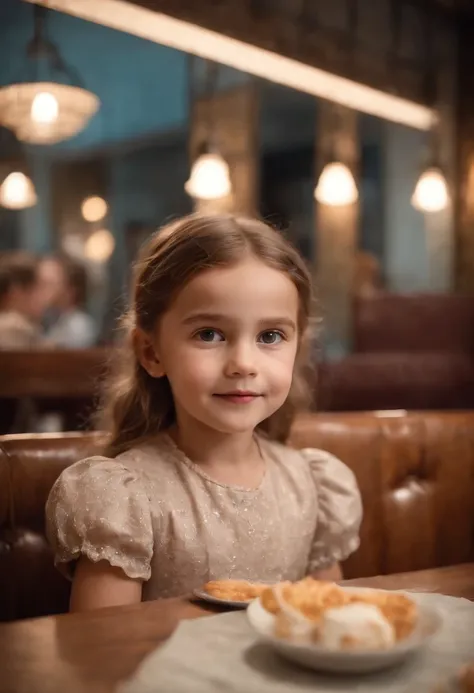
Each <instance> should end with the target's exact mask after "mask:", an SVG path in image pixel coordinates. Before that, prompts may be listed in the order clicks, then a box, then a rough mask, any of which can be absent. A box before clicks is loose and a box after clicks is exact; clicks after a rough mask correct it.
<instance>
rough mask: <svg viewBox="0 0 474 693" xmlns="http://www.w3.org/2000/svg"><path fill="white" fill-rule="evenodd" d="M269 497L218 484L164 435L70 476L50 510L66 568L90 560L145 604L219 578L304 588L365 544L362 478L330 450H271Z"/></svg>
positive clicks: (264, 491) (267, 448)
mask: <svg viewBox="0 0 474 693" xmlns="http://www.w3.org/2000/svg"><path fill="white" fill-rule="evenodd" d="M260 445H261V450H262V453H263V455H264V458H265V461H266V472H265V476H264V478H263V480H262V482H261V484H260V486H259V487H258V488H257V489H253V490H246V489H243V488H239V487H235V486H226V485H223V484H221V483H218V482H216V481H214V480H212V479H211V478H210V477H209V476H207V475H206V474H205V473H204V472H203V471H202V470H201V469H200V467H198V466H197V465H195V464H193V463H192V462H191V461H190V460H189V459H187V458H186V457H185V455H184V454H183V453H182V452H181V451H180V450H179V449H178V448H177V447H176V445H175V444H174V442H173V441H172V440H171V438H170V437H169V436H168V435H166V434H161V435H160V436H159V437H158V438H157V439H156V440H155V441H154V443H153V445H145V446H143V447H140V448H136V449H134V450H130V451H128V452H126V453H123V454H122V455H120V456H118V457H117V458H116V459H107V458H105V457H92V458H89V459H86V460H83V461H81V462H78V463H77V464H74V465H72V466H71V467H68V468H67V469H66V470H65V471H64V472H63V473H62V474H61V476H60V477H59V479H58V480H57V482H56V483H55V485H54V487H53V489H52V491H51V494H50V497H49V499H48V502H47V505H46V526H47V533H48V537H49V539H50V542H51V544H52V546H53V549H54V551H55V558H56V564H57V565H58V567H59V568H60V569H61V570H63V571H64V572H67V573H68V574H69V575H71V574H72V567H73V561H75V560H76V559H77V558H79V556H80V555H82V554H84V555H86V556H87V557H88V558H89V559H90V560H92V561H99V560H102V559H105V560H107V561H108V562H109V563H111V564H112V565H113V566H118V567H120V568H122V569H123V571H124V572H125V573H126V574H127V575H128V576H129V577H131V578H139V579H141V580H143V581H144V585H143V599H145V600H147V599H156V598H158V597H170V596H178V595H182V594H187V593H189V592H191V591H192V590H193V589H194V588H196V587H199V586H201V585H202V584H203V583H205V582H207V581H208V580H211V579H220V578H228V577H232V578H244V579H250V580H261V581H276V580H284V579H287V580H297V579H299V578H301V577H303V576H304V575H306V574H308V573H310V572H313V571H314V570H316V569H318V568H324V567H327V566H329V565H331V564H332V563H334V562H335V561H338V560H342V559H344V558H346V557H347V556H348V555H349V554H350V553H351V552H352V551H354V550H355V549H356V548H357V546H358V532H359V525H360V520H361V515H362V509H361V501H360V495H359V491H358V489H357V486H356V482H355V479H354V476H353V474H352V472H351V471H350V470H349V469H348V468H347V467H346V466H345V465H343V464H342V462H340V461H339V460H338V459H336V458H335V457H333V456H332V455H330V454H329V453H326V452H323V451H321V450H303V451H297V450H292V449H290V448H286V447H284V446H282V445H278V444H276V443H272V442H268V441H265V440H260Z"/></svg>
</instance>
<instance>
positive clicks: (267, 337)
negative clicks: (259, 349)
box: [258, 330, 283, 344]
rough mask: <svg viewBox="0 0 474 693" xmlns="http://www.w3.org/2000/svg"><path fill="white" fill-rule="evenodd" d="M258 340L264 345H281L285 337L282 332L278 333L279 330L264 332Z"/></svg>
mask: <svg viewBox="0 0 474 693" xmlns="http://www.w3.org/2000/svg"><path fill="white" fill-rule="evenodd" d="M258 339H259V341H260V342H262V343H263V344H280V342H281V341H282V340H283V335H282V333H281V332H277V330H267V332H262V334H261V335H260V336H259V338H258Z"/></svg>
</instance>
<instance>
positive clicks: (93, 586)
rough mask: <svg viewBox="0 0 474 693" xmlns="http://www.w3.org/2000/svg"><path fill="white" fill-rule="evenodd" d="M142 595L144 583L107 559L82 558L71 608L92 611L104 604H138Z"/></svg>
mask: <svg viewBox="0 0 474 693" xmlns="http://www.w3.org/2000/svg"><path fill="white" fill-rule="evenodd" d="M141 598H142V583H141V581H140V580H133V579H132V578H129V577H127V576H126V575H125V573H124V572H123V570H121V569H120V568H115V567H114V566H111V565H110V563H108V562H107V561H99V562H98V563H93V562H92V561H90V560H89V559H88V558H86V557H85V556H83V557H82V558H80V559H79V561H78V563H77V565H76V569H75V572H74V580H73V583H72V591H71V601H70V604H69V610H70V611H74V612H77V611H90V610H92V609H99V608H101V607H104V606H122V605H125V604H137V603H138V602H140V601H141Z"/></svg>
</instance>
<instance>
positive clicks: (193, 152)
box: [190, 84, 259, 216]
mask: <svg viewBox="0 0 474 693" xmlns="http://www.w3.org/2000/svg"><path fill="white" fill-rule="evenodd" d="M209 108H212V109H213V122H214V124H215V133H214V134H215V139H216V142H217V145H218V147H219V151H220V153H221V154H222V156H223V157H224V158H225V160H226V161H227V163H228V165H229V169H230V177H231V181H232V194H231V195H229V196H228V197H226V198H222V199H220V200H196V201H195V209H196V211H201V212H234V213H237V214H244V215H250V216H251V215H255V214H256V213H257V209H258V197H259V152H258V111H259V99H258V92H257V89H256V86H255V85H254V84H247V85H244V86H242V87H237V88H235V89H231V90H228V91H225V92H220V93H218V94H216V95H215V96H213V97H212V98H210V99H209V98H201V99H199V100H197V101H196V102H195V104H194V106H193V110H192V114H191V124H190V158H191V162H190V164H191V165H192V162H193V161H194V160H195V159H196V157H197V155H198V152H199V148H200V146H201V145H202V143H203V141H204V140H205V138H206V136H207V126H206V124H207V122H208V120H207V113H208V109H209Z"/></svg>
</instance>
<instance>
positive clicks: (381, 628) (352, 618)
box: [318, 602, 396, 650]
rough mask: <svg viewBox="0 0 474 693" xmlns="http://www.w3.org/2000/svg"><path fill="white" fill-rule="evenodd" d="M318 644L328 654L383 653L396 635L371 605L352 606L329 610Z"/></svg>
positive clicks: (324, 618) (392, 642)
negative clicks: (333, 651) (332, 652)
mask: <svg viewBox="0 0 474 693" xmlns="http://www.w3.org/2000/svg"><path fill="white" fill-rule="evenodd" d="M318 636H319V637H318V644H319V645H321V646H322V647H325V648H327V649H329V650H384V649H387V648H388V647H391V646H392V645H394V643H395V641H396V636H395V631H394V629H393V627H392V625H391V623H389V621H387V619H386V618H385V617H384V616H383V614H382V612H381V611H380V610H379V609H378V608H377V607H376V606H374V605H372V604H360V603H357V602H356V603H353V604H347V605H345V606H340V607H337V608H333V609H328V610H327V611H325V612H324V614H323V617H322V619H321V622H320V623H319V627H318Z"/></svg>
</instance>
